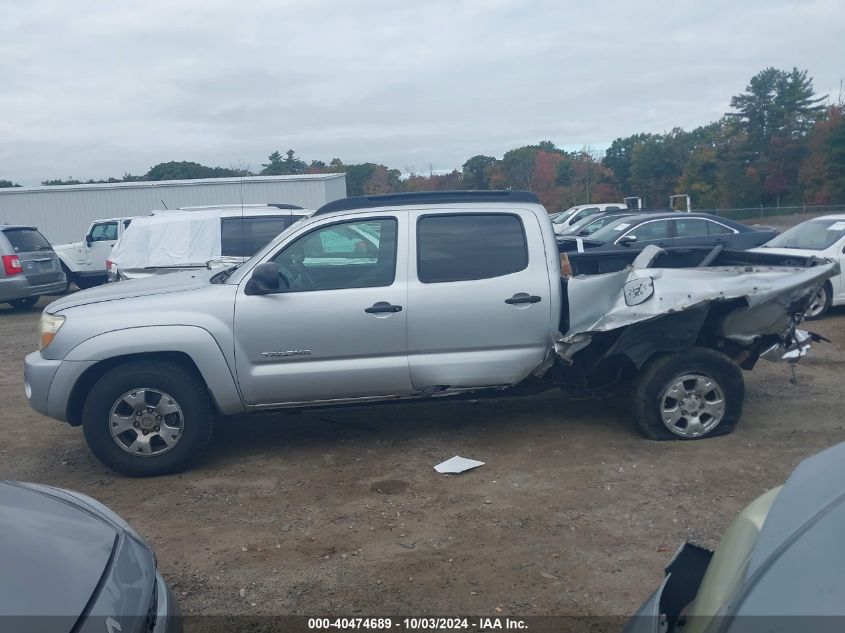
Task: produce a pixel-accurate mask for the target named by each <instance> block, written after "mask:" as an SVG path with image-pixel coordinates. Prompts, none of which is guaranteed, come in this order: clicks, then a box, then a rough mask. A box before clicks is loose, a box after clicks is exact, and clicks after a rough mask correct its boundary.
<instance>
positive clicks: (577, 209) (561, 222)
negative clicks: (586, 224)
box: [552, 202, 628, 234]
mask: <svg viewBox="0 0 845 633" xmlns="http://www.w3.org/2000/svg"><path fill="white" fill-rule="evenodd" d="M627 208H628V207H627V206H626V205H625V203H623V202H606V203H601V204H579V205H576V206H574V207H569V208H568V209H567V210H566V211H561V212H560V213H556V214H555V218H554V220H552V225H553V226H554V230H555V234H560V233H562V232H563V231H565V230H566V229H567V228H569V227H570V226H571V225H573V224H575V223H576V222H578V221H580V220H583V219H584V218H586V217H588V216H591V215H595V214H596V213H604V212H605V211H620V210H623V209H627Z"/></svg>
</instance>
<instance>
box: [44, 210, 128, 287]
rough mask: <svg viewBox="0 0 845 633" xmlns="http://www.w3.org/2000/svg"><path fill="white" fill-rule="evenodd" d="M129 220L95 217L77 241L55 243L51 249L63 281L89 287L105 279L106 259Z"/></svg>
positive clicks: (103, 281) (125, 218)
mask: <svg viewBox="0 0 845 633" xmlns="http://www.w3.org/2000/svg"><path fill="white" fill-rule="evenodd" d="M132 220H133V218H131V217H124V218H109V219H105V220H96V221H95V222H92V223H91V226H89V227H88V231H87V232H86V233H85V238H84V239H83V240H82V241H81V242H73V243H72V244H59V245H57V246H56V247H55V251H56V254H57V255H58V256H59V259H60V260H61V261H62V270H64V273H65V277H66V278H67V284H68V285H70V284H71V283H75V284H76V285H77V286H78V287H79V288H93V287H94V286H97V285H99V284H103V283H105V282H106V260H108V258H109V256H110V254H111V250H112V247H113V246H114V245H115V244H116V243H117V241H118V240H119V239H120V236H121V235H123V232H124V231H125V230H126V227H128V226H129V224H130V223H131V222H132Z"/></svg>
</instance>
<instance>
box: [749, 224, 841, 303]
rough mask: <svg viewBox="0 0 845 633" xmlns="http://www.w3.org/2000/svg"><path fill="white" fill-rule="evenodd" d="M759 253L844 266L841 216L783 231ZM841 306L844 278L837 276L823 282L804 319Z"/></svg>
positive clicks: (761, 248)
mask: <svg viewBox="0 0 845 633" xmlns="http://www.w3.org/2000/svg"><path fill="white" fill-rule="evenodd" d="M755 250H756V251H758V252H760V253H777V254H780V255H797V256H803V257H822V258H825V259H833V260H836V261H838V262H839V263H840V265H842V264H843V263H845V214H838V215H825V216H822V217H820V218H814V219H812V220H807V221H806V222H802V223H801V224H799V225H797V226H793V227H792V228H791V229H788V230H786V231H784V232H783V233H782V234H780V235H778V236H777V237H775V238H774V239H772V240H770V241H768V242H766V243H765V244H763V246H761V247H760V248H758V249H755ZM843 304H845V279H843V277H842V275H837V276H836V277H833V278H832V279H829V280H828V281H827V283H825V284H824V285H823V286H822V288H821V290H820V291H819V294H818V295H817V296H816V298H815V299H814V300H813V303H812V305H811V306H810V308H809V310H807V315H806V317H807V318H808V319H820V318H821V317H823V316H824V315H825V314H827V311H828V310H829V309H830V307H831V306H839V305H843Z"/></svg>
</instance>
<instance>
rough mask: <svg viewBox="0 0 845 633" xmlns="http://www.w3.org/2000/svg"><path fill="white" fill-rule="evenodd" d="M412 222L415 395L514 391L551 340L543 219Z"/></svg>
mask: <svg viewBox="0 0 845 633" xmlns="http://www.w3.org/2000/svg"><path fill="white" fill-rule="evenodd" d="M409 214H410V217H409V220H410V222H411V227H410V228H411V242H412V247H411V248H412V257H411V260H410V262H409V266H408V268H409V275H408V363H409V366H410V371H411V383H412V385H413V387H414V389H415V390H417V391H433V392H436V391H439V390H442V389H443V388H444V387H448V388H453V389H460V388H466V387H480V386H494V385H508V384H514V383H516V382H519V381H520V380H522V379H523V378H525V377H526V376H528V375H529V374H530V372H531V371H532V370H533V369H534V368H536V367H537V366H538V365H539V364H540V363H541V362H542V361H543V359H544V357H545V355H546V352H547V351H548V348H549V345H550V340H551V314H552V309H551V308H552V306H551V305H550V300H551V296H552V293H551V290H550V280H549V271H548V269H547V265H546V261H545V250H544V246H543V244H544V242H543V237H542V231H541V228H540V225H539V221H538V218H537V217H536V216H535V215H534V214H533V213H531V212H529V211H523V210H507V211H504V210H498V209H492V210H490V211H483V210H475V209H473V210H472V211H465V210H454V211H444V212H440V211H438V212H436V213H432V212H427V211H409ZM529 244H530V245H532V246H531V248H530V249H529V246H528V245H529ZM554 282H555V283H558V280H557V279H555V280H554Z"/></svg>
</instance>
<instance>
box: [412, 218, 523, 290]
mask: <svg viewBox="0 0 845 633" xmlns="http://www.w3.org/2000/svg"><path fill="white" fill-rule="evenodd" d="M527 266H528V248H527V247H526V242H525V230H524V228H523V226H522V220H520V219H519V217H518V216H516V215H511V214H509V213H490V214H484V213H466V214H460V215H429V216H423V217H421V218H420V220H419V222H418V223H417V276H418V278H419V280H420V281H421V282H423V283H440V282H446V281H468V280H473V279H490V278H491V277H501V276H503V275H509V274H511V273H515V272H519V271H520V270H524V269H525V268H526V267H527Z"/></svg>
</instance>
